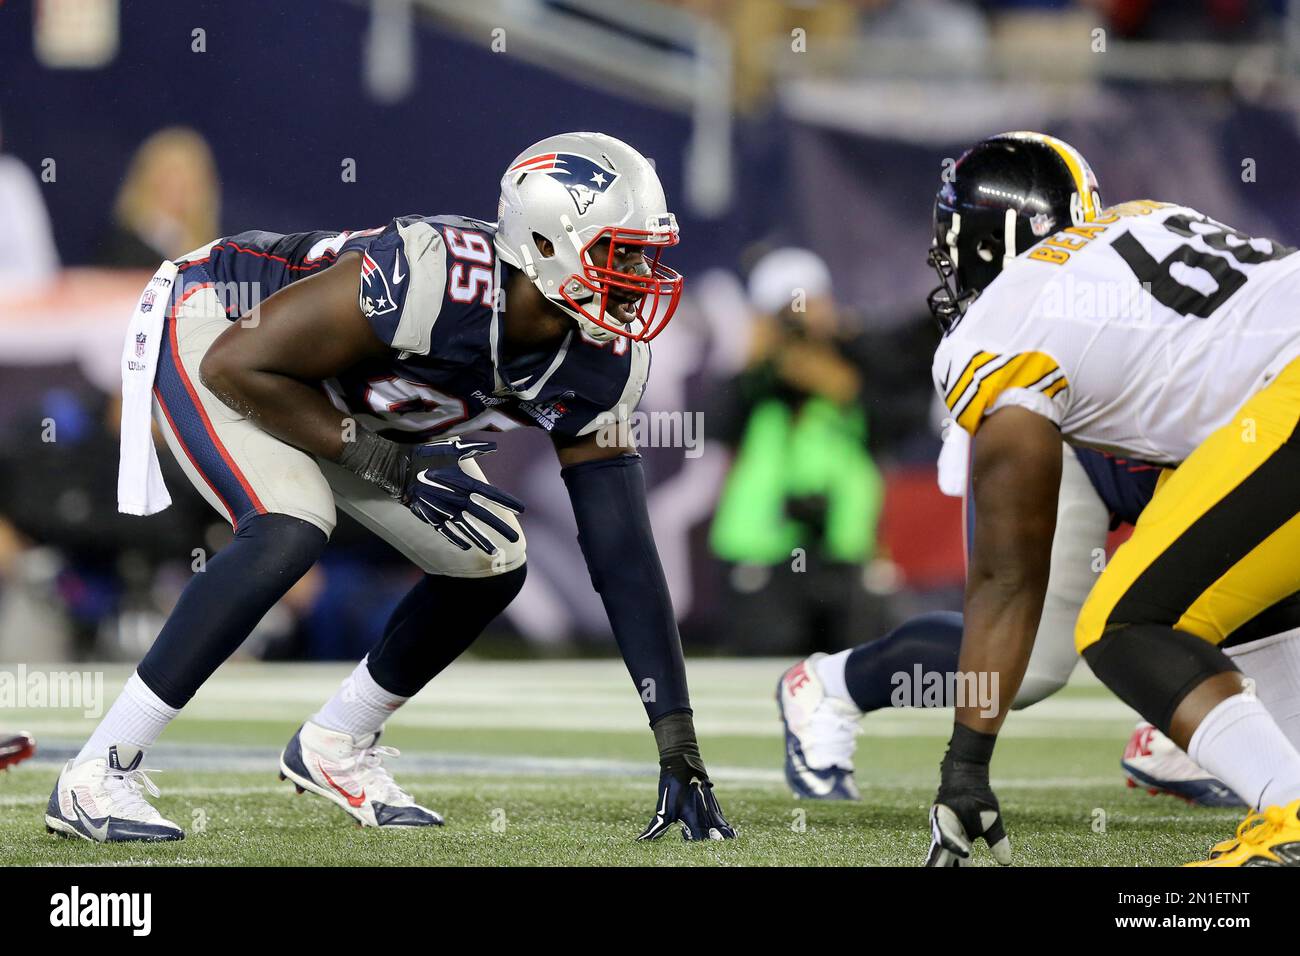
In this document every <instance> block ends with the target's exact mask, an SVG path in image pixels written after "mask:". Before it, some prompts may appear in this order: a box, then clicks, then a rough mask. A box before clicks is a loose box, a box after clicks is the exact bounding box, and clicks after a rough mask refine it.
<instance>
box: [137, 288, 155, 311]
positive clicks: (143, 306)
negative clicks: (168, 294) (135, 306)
mask: <svg viewBox="0 0 1300 956" xmlns="http://www.w3.org/2000/svg"><path fill="white" fill-rule="evenodd" d="M153 302H154V292H153V289H145V292H144V295H142V296H140V311H141V312H149V311H151V310H152V309H153Z"/></svg>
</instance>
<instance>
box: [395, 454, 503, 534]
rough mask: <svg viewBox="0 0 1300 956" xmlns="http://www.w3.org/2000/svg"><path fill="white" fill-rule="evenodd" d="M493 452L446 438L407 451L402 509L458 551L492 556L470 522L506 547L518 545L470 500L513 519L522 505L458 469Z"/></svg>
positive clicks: (490, 516)
mask: <svg viewBox="0 0 1300 956" xmlns="http://www.w3.org/2000/svg"><path fill="white" fill-rule="evenodd" d="M496 447H497V445H496V442H491V441H462V440H461V439H459V438H450V439H447V440H445V441H435V442H430V443H429V444H427V445H419V446H417V447H415V448H413V449H411V458H410V465H409V466H408V468H407V472H406V487H405V490H404V491H403V493H402V503H403V504H404V505H406V506H407V507H408V508H410V509H411V512H412V513H413V514H414V515H415V516H416V517H417V518H419V519H420V520H421V521H425V522H427V523H429V524H431V525H432V526H433V528H434V530H435V531H437V532H438V533H439V534H440V535H442V536H443V537H444V538H446V539H447V540H448V541H450V542H451V543H452V544H454V545H455V546H456V547H458V548H460V550H462V551H468V550H469V549H470V548H471V547H475V548H478V549H479V550H480V551H482V552H484V553H486V554H496V552H497V546H496V545H495V544H493V543H492V542H491V541H490V540H488V538H487V536H486V535H484V534H483V533H482V531H481V530H480V529H478V528H477V527H475V525H474V522H475V521H477V522H480V523H481V524H483V525H485V526H487V527H488V528H491V529H492V530H493V531H495V532H497V534H499V535H501V536H502V537H503V538H505V539H506V540H507V541H509V542H511V543H513V542H515V541H518V540H519V534H518V533H517V532H516V531H515V530H514V529H513V528H511V527H510V525H508V524H506V523H505V522H504V521H502V520H501V519H500V518H499V517H497V516H496V515H494V514H493V513H492V512H491V511H489V510H488V509H487V508H485V507H484V506H483V505H482V504H480V503H479V501H476V500H475V499H476V498H481V499H483V500H485V501H490V502H492V503H493V504H495V505H499V506H500V507H502V508H505V509H506V510H508V511H513V512H514V513H515V514H519V513H521V512H522V511H523V510H524V504H523V502H522V501H520V500H519V499H518V498H515V497H514V496H513V495H508V494H506V493H505V492H504V491H501V490H500V489H498V488H493V487H492V486H491V485H489V484H488V483H487V482H484V481H479V480H478V479H477V478H471V477H470V476H469V475H467V474H465V472H463V471H461V468H460V462H462V461H465V460H466V459H468V458H475V457H477V456H479V455H486V454H487V453H488V452H490V451H495V450H496ZM471 519H472V520H471Z"/></svg>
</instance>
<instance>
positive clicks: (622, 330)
mask: <svg viewBox="0 0 1300 956" xmlns="http://www.w3.org/2000/svg"><path fill="white" fill-rule="evenodd" d="M541 239H546V240H548V241H549V243H550V249H551V253H550V255H544V254H543V251H542V250H543V248H544V247H543V245H542V244H541V243H540V242H539V240H541ZM677 241H678V238H677V219H676V217H675V216H674V215H673V214H672V213H671V212H669V211H668V206H667V202H666V201H665V199H664V189H663V186H661V185H660V183H659V177H658V176H657V175H656V174H655V171H654V167H653V166H651V165H650V163H649V161H647V160H646V158H645V157H644V156H642V155H641V154H640V153H638V152H637V151H636V150H635V149H633V148H632V147H631V146H629V145H627V143H624V142H621V141H620V140H617V139H615V138H614V137H612V136H606V135H605V134H604V133H561V134H560V135H558V136H550V137H548V138H546V139H544V140H542V141H541V142H539V143H534V144H533V145H532V146H530V147H528V148H527V149H526V150H524V151H523V152H522V153H520V154H519V155H518V156H516V157H515V159H514V161H513V162H511V164H510V167H509V168H508V169H507V170H506V174H505V175H504V176H503V177H502V178H501V202H500V205H499V206H498V207H497V233H496V243H495V244H496V250H497V255H498V256H499V257H500V258H501V260H502V261H503V262H506V263H509V264H510V265H512V266H514V267H515V268H516V269H519V270H521V271H522V272H523V273H524V274H525V275H527V276H528V278H529V279H531V280H532V281H533V284H534V285H536V286H537V288H538V289H539V290H540V291H541V293H542V295H544V296H546V298H547V299H549V300H550V301H551V302H554V303H555V304H556V305H557V306H559V307H560V308H561V309H563V310H564V311H565V312H567V313H568V314H569V315H571V316H573V318H574V319H576V320H577V323H578V326H579V327H580V328H581V329H582V331H583V332H584V333H585V334H586V335H588V336H590V337H591V338H593V339H595V340H596V341H599V342H608V341H611V340H613V339H614V338H615V337H616V336H620V335H622V336H626V337H627V338H629V339H632V340H633V341H649V340H650V339H652V338H654V337H655V336H656V335H658V334H659V333H660V332H662V331H663V329H664V326H666V325H667V324H668V320H669V319H671V318H672V315H673V312H675V311H676V309H677V303H678V300H679V299H680V298H681V293H682V277H681V276H680V275H678V274H677V273H676V272H674V271H673V270H672V269H669V268H668V267H667V266H664V265H662V264H661V263H660V261H659V257H660V255H661V254H662V253H663V250H664V249H665V248H666V247H668V246H675V245H676V244H677ZM593 252H594V253H595V254H594V255H593ZM629 263H630V264H629ZM620 267H622V268H620Z"/></svg>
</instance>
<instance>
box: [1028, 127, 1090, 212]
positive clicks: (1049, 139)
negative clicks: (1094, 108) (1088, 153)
mask: <svg viewBox="0 0 1300 956" xmlns="http://www.w3.org/2000/svg"><path fill="white" fill-rule="evenodd" d="M1012 135H1013V136H1024V137H1026V138H1029V139H1036V140H1038V141H1039V142H1040V143H1045V144H1046V145H1048V146H1050V147H1052V149H1054V150H1055V151H1056V154H1057V155H1058V156H1060V157H1061V159H1062V160H1063V161H1064V162H1065V166H1066V168H1067V169H1068V170H1069V171H1070V177H1071V178H1072V179H1073V180H1074V188H1075V191H1076V192H1078V194H1079V199H1080V201H1081V202H1082V203H1083V219H1084V221H1085V222H1091V221H1092V220H1093V219H1095V218H1096V216H1097V207H1096V204H1095V203H1093V201H1092V188H1091V187H1090V186H1089V185H1088V170H1089V166H1088V161H1087V160H1085V159H1084V158H1083V156H1082V154H1080V152H1079V151H1078V150H1077V149H1075V148H1074V147H1073V146H1071V145H1070V144H1069V143H1067V142H1065V141H1064V140H1060V139H1057V138H1056V137H1055V136H1048V135H1047V134H1046V133H1035V132H1031V131H1029V130H1025V131H1023V132H1018V133H1013V134H1012Z"/></svg>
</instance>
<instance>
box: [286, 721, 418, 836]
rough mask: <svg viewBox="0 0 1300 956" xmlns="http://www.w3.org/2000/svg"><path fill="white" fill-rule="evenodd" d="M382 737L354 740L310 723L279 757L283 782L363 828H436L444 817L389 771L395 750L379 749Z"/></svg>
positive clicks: (343, 734) (296, 735)
mask: <svg viewBox="0 0 1300 956" xmlns="http://www.w3.org/2000/svg"><path fill="white" fill-rule="evenodd" d="M378 741H379V734H371V735H370V736H368V737H363V738H360V739H353V737H352V735H351V734H348V733H344V732H343V731H340V730H326V729H325V728H324V727H322V726H320V725H319V724H314V723H312V722H311V721H310V720H309V721H307V722H306V723H305V724H303V725H302V727H300V728H299V729H298V732H297V733H296V734H294V735H293V739H292V740H290V741H289V745H288V746H287V747H285V748H284V752H283V753H282V754H280V779H281V780H292V781H293V784H294V786H295V787H297V789H298V792H299V793H302V792H303V791H304V790H305V791H310V792H311V793H314V794H317V795H318V796H322V797H325V798H326V799H327V800H331V801H333V802H334V803H337V804H338V805H339V806H340V807H342V808H343V809H344V810H345V811H346V812H347V813H348V815H349V816H351V817H352V818H353V819H355V820H356V821H357V822H358V823H359V824H360V825H361V826H364V827H435V826H442V817H441V816H440V815H438V814H437V813H434V812H433V811H432V810H430V809H428V808H427V807H422V806H420V805H419V804H418V803H416V802H415V798H414V797H412V796H411V795H410V794H409V793H407V792H406V791H405V790H403V789H402V788H401V787H399V786H398V785H397V781H395V780H394V779H393V775H392V774H391V773H389V772H388V769H387V768H386V767H384V758H385V757H396V756H398V754H399V751H398V750H397V748H396V747H379V746H376V744H377V743H378Z"/></svg>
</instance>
